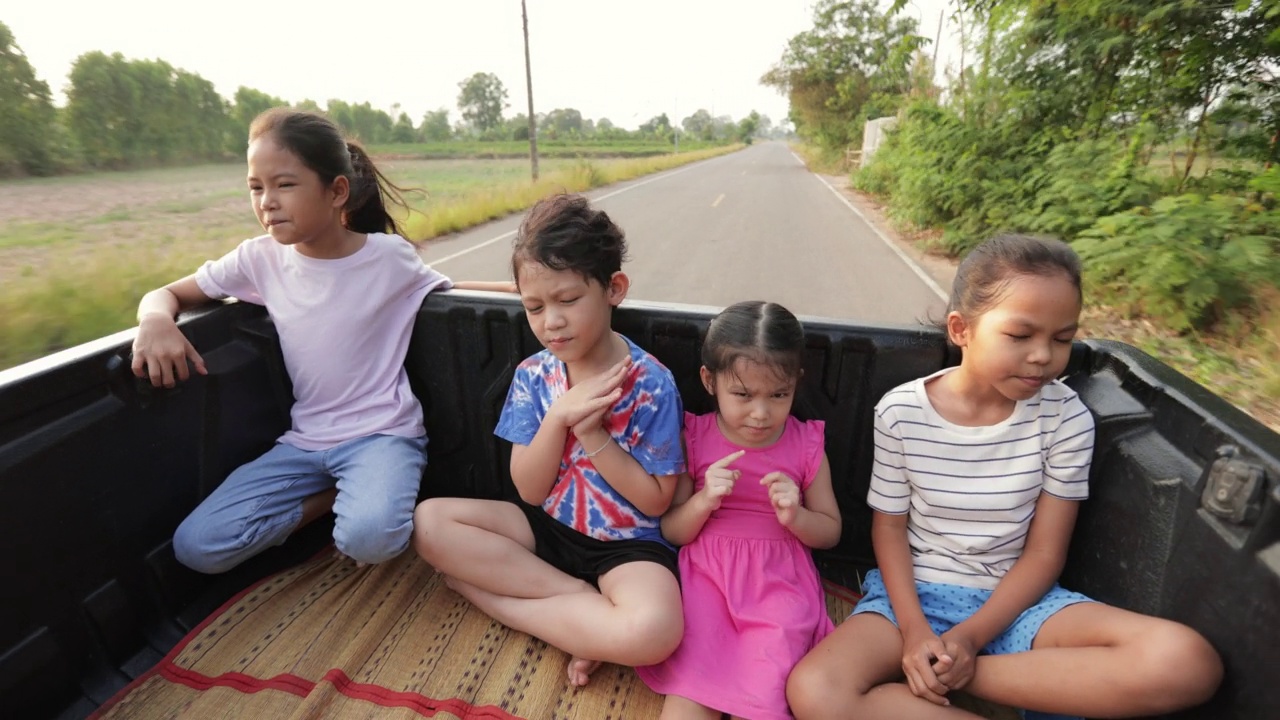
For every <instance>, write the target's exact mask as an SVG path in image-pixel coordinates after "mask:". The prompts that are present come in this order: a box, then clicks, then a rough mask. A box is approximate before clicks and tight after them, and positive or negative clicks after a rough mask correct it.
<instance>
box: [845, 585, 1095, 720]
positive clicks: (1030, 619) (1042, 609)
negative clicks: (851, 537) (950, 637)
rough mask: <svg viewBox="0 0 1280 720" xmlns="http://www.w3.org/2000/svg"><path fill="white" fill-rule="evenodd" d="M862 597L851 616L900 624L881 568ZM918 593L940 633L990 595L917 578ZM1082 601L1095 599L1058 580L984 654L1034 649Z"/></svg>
mask: <svg viewBox="0 0 1280 720" xmlns="http://www.w3.org/2000/svg"><path fill="white" fill-rule="evenodd" d="M862 592H863V596H862V600H860V601H858V604H857V606H856V607H854V608H853V612H852V613H851V614H850V616H853V615H857V614H859V613H864V612H873V613H878V614H880V615H883V616H885V617H886V618H888V619H889V622H891V623H893V624H894V625H897V624H898V619H897V618H896V617H894V615H893V608H892V607H891V606H890V605H889V593H888V592H887V591H886V590H885V588H884V581H883V580H881V579H880V571H879V570H872V571H871V572H869V573H867V577H866V578H865V579H864V580H863V582H862ZM916 593H917V594H918V595H919V596H920V608H921V609H922V610H924V616H925V619H926V620H928V621H929V626H930V627H932V628H933V631H934V632H935V633H937V634H938V635H941V634H942V633H944V632H946V631H948V630H950V629H951V628H953V627H955V626H956V625H957V624H958V623H959V622H961V621H962V620H964V619H966V618H968V617H969V616H971V615H973V614H974V613H975V612H977V611H978V608H980V607H982V604H983V603H984V602H986V601H987V598H989V597H991V591H990V590H982V589H980V588H971V587H965V586H963V585H947V584H945V583H927V582H920V581H919V580H917V581H916ZM1081 602H1096V601H1095V600H1093V599H1092V598H1090V597H1089V596H1087V595H1082V594H1080V593H1078V592H1072V591H1071V590H1064V589H1063V588H1062V587H1061V586H1059V585H1057V584H1056V583H1055V584H1054V586H1053V587H1052V588H1050V589H1049V592H1047V593H1045V595H1044V597H1042V598H1040V602H1037V603H1036V604H1035V605H1032V606H1031V607H1029V608H1027V609H1026V610H1024V611H1023V612H1022V614H1021V615H1019V616H1018V618H1017V619H1016V620H1014V621H1013V624H1012V625H1010V626H1009V627H1008V629H1006V630H1005V631H1004V632H1003V633H1001V634H999V635H997V636H996V638H995V639H994V640H992V641H991V642H989V643H987V645H986V647H984V648H982V652H983V653H989V654H992V655H1007V654H1009V653H1016V652H1024V651H1027V650H1030V649H1031V643H1032V642H1033V641H1035V639H1036V634H1037V633H1039V632H1040V626H1041V625H1044V621H1045V620H1048V619H1049V618H1050V617H1051V616H1052V615H1053V614H1054V613H1056V612H1058V611H1059V610H1061V609H1062V608H1064V607H1066V606H1068V605H1074V604H1076V603H1081ZM1023 717H1025V718H1026V720H1050V719H1055V720H1056V719H1058V718H1066V717H1067V716H1065V715H1051V714H1048V713H1037V712H1032V711H1025V712H1024V713H1023Z"/></svg>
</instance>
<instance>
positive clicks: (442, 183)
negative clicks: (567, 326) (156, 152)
mask: <svg viewBox="0 0 1280 720" xmlns="http://www.w3.org/2000/svg"><path fill="white" fill-rule="evenodd" d="M740 147H742V146H741V145H723V146H717V147H712V148H708V149H704V150H698V151H694V152H688V153H685V152H681V153H680V154H678V155H676V154H672V153H667V154H665V155H661V156H654V157H646V158H597V159H591V160H587V159H575V160H556V159H552V160H548V161H546V162H545V163H543V166H542V167H543V172H542V174H541V178H540V179H539V181H538V182H537V183H536V184H535V183H530V181H529V179H528V172H529V162H528V160H527V159H522V160H397V159H386V160H383V161H381V165H382V166H383V167H384V170H385V172H386V174H387V175H388V177H389V178H390V179H391V180H392V181H393V182H395V183H396V184H398V185H401V186H403V187H410V188H418V189H420V190H422V191H424V192H413V193H410V194H409V195H408V196H407V197H406V199H407V200H408V201H409V203H410V206H411V207H412V208H413V212H412V214H411V215H410V216H409V217H407V218H403V219H404V220H406V226H407V233H408V235H409V236H410V237H411V238H413V239H414V240H415V241H418V242H425V241H429V240H430V239H431V238H434V237H438V236H440V235H444V234H447V233H450V232H454V231H456V230H460V229H463V228H467V227H472V226H474V225H478V224H480V223H483V222H486V221H488V220H491V219H494V218H499V217H502V216H505V215H507V214H509V213H512V212H518V211H520V210H523V209H524V208H526V207H528V206H529V205H531V204H532V203H533V202H534V201H536V200H537V199H538V198H540V197H543V196H544V195H546V194H548V193H551V192H555V191H559V190H567V191H571V192H576V191H584V190H590V189H592V188H595V187H600V186H602V185H608V184H611V183H614V182H619V181H622V180H626V179H630V178H634V177H639V176H641V175H646V174H649V173H653V172H658V171H661V170H665V169H667V168H671V167H675V166H677V165H681V164H685V163H689V162H694V161H697V160H701V159H705V158H709V157H712V156H715V155H719V154H723V153H726V152H731V151H733V150H736V149H738V148H740ZM55 209H56V210H55ZM260 233H261V228H259V227H258V226H257V224H256V223H255V221H254V219H253V214H252V212H250V210H249V202H248V198H247V193H246V191H245V189H244V168H243V166H242V165H240V164H216V165H202V166H197V167H187V168H166V169H154V170H142V171H132V172H116V173H93V174H85V175H73V176H65V177H57V178H33V179H26V180H10V181H4V182H0V369H4V368H8V367H12V366H14V365H17V364H20V363H23V362H26V361H28V360H33V359H35V358H38V357H40V356H42V355H45V354H48V353H50V352H54V351H57V350H61V349H63V348H67V347H70V346H72V345H76V344H78V343H82V342H86V341H88V340H92V339H95V338H98V337H101V336H102V335H104V334H107V333H111V332H116V331H118V330H124V329H126V328H129V327H132V326H133V324H134V312H135V310H136V309H137V305H138V299H139V298H141V297H142V294H143V293H145V292H146V291H147V290H150V289H151V288H154V287H157V286H159V285H162V284H164V283H166V282H169V281H170V280H174V279H177V278H179V277H181V276H183V275H186V274H189V273H191V272H194V271H195V269H196V268H197V267H199V265H200V263H202V262H204V261H205V260H209V259H213V258H216V257H218V256H220V255H222V254H223V253H225V252H227V251H229V250H230V249H232V248H233V247H235V245H236V244H237V243H239V242H240V241H241V240H243V239H245V238H247V237H252V236H254V235H257V234H260ZM492 279H494V280H499V279H502V278H492Z"/></svg>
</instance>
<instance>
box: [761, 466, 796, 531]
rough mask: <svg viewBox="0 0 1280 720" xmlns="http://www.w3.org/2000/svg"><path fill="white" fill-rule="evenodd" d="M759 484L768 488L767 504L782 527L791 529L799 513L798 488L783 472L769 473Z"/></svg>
mask: <svg viewBox="0 0 1280 720" xmlns="http://www.w3.org/2000/svg"><path fill="white" fill-rule="evenodd" d="M760 484H761V485H764V486H765V487H767V488H769V503H770V504H772V505H773V512H774V513H775V514H777V516H778V522H780V523H782V526H783V527H791V523H793V522H795V521H796V515H797V514H798V513H799V512H800V486H799V485H796V481H795V480H792V479H791V478H790V477H788V476H787V474H786V473H783V472H776V471H775V472H771V473H769V474H768V475H765V476H764V477H762V478H760Z"/></svg>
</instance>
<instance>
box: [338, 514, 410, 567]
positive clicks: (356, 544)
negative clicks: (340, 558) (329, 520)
mask: <svg viewBox="0 0 1280 720" xmlns="http://www.w3.org/2000/svg"><path fill="white" fill-rule="evenodd" d="M412 531H413V522H412V520H411V519H410V518H407V517H406V518H404V519H403V520H401V519H397V518H391V517H387V516H386V515H382V514H377V513H362V514H356V515H348V516H342V517H338V518H337V519H336V520H335V521H334V524H333V544H334V545H335V546H336V547H337V548H338V551H339V552H341V553H342V554H343V555H346V556H347V557H349V558H351V559H352V560H355V561H356V562H362V563H368V564H371V565H372V564H375V563H380V562H386V561H387V560H390V559H392V558H394V557H396V556H398V555H399V554H400V553H402V552H404V550H405V548H407V547H409V535H410V533H411V532H412Z"/></svg>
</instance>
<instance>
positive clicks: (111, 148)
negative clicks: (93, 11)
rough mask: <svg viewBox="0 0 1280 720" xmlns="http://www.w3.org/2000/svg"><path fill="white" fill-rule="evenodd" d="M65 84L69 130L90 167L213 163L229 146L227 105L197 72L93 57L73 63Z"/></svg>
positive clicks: (156, 62)
mask: <svg viewBox="0 0 1280 720" xmlns="http://www.w3.org/2000/svg"><path fill="white" fill-rule="evenodd" d="M68 79H69V81H70V83H69V86H68V89H67V110H66V117H67V127H68V130H69V131H70V132H71V134H72V136H73V137H74V138H75V139H76V141H77V143H78V144H79V146H80V149H81V152H82V154H83V156H84V159H85V160H86V161H87V162H88V163H89V164H90V165H94V166H98V167H124V166H128V165H136V164H146V163H157V162H158V163H166V162H172V161H188V160H196V159H213V158H218V157H221V156H222V155H223V153H224V152H225V151H226V148H227V147H228V134H229V133H230V132H231V128H232V125H231V119H230V115H229V109H228V107H227V103H226V101H225V100H223V99H222V97H221V96H219V95H218V93H217V92H216V91H215V90H214V89H213V85H212V83H210V82H209V81H208V80H205V79H204V78H202V77H200V76H199V75H195V74H193V73H189V72H186V71H185V70H181V69H176V68H174V67H173V66H171V65H169V64H168V63H166V62H164V61H163V60H126V59H125V58H124V57H123V56H122V55H121V54H120V53H115V54H113V55H111V56H107V55H105V54H103V53H101V52H91V53H85V54H84V55H81V56H80V57H79V58H77V59H76V62H75V64H74V65H73V66H72V68H71V74H70V76H69V78H68Z"/></svg>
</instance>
